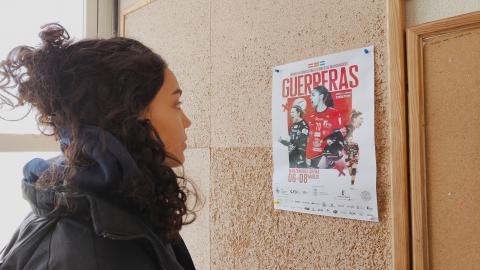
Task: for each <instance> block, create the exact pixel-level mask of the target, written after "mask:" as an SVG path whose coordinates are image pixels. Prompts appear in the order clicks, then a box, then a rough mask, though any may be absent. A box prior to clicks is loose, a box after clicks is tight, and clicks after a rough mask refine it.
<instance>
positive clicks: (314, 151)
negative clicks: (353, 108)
mask: <svg viewBox="0 0 480 270" xmlns="http://www.w3.org/2000/svg"><path fill="white" fill-rule="evenodd" d="M305 121H306V122H307V123H308V126H309V128H310V134H309V136H308V143H307V151H306V156H307V158H308V159H313V158H315V157H318V156H320V155H321V154H322V153H323V149H324V148H325V145H326V142H325V141H324V140H323V139H324V138H325V137H327V136H328V135H330V134H331V133H332V132H333V131H334V130H335V129H338V128H340V127H343V126H344V123H343V119H342V115H341V114H340V112H339V111H337V110H336V109H334V108H330V107H329V108H327V109H326V110H325V111H323V112H319V113H317V112H314V113H312V114H310V115H306V116H305Z"/></svg>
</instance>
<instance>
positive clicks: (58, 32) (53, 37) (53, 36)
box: [38, 23, 70, 47]
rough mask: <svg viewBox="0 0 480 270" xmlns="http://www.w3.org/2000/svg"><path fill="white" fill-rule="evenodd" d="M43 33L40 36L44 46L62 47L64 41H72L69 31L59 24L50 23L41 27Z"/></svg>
mask: <svg viewBox="0 0 480 270" xmlns="http://www.w3.org/2000/svg"><path fill="white" fill-rule="evenodd" d="M41 29H42V31H41V32H40V33H39V34H38V36H39V37H40V39H41V40H42V43H43V45H44V46H46V47H49V46H53V47H62V46H63V45H64V41H66V40H69V39H70V35H69V34H68V32H67V30H66V29H65V28H63V26H61V25H60V24H58V23H49V24H46V25H44V26H42V27H41Z"/></svg>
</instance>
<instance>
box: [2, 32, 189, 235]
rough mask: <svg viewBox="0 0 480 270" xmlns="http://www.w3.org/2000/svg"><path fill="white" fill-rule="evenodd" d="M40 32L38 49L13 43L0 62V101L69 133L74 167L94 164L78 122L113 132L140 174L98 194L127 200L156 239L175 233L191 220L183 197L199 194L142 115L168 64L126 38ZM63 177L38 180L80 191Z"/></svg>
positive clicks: (49, 129) (51, 131)
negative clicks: (72, 36) (168, 163)
mask: <svg viewBox="0 0 480 270" xmlns="http://www.w3.org/2000/svg"><path fill="white" fill-rule="evenodd" d="M39 36H40V38H41V41H42V44H41V45H40V46H39V47H37V48H34V47H29V46H19V47H16V48H14V49H13V50H12V51H11V52H10V53H9V54H8V56H7V59H6V60H5V61H2V62H1V63H0V102H1V103H0V106H5V105H8V106H11V107H12V108H15V107H17V106H21V105H24V104H31V105H32V106H33V107H35V108H36V109H37V110H38V115H37V122H38V124H39V126H40V127H42V130H41V131H42V133H44V134H46V135H51V136H55V138H56V139H57V140H59V139H60V135H61V134H60V131H61V130H62V129H65V130H67V131H68V132H69V133H70V134H71V136H72V140H71V141H72V142H71V144H69V145H68V146H67V147H66V149H64V154H65V156H66V158H67V161H68V164H69V165H74V166H72V167H75V166H88V165H89V164H91V163H92V160H91V159H90V158H89V157H88V156H87V155H86V154H85V152H84V149H82V145H83V143H82V138H81V136H80V127H81V126H82V125H91V126H96V127H99V128H100V129H102V130H105V131H107V132H109V133H111V134H113V136H115V138H116V139H118V140H119V141H120V142H121V143H122V144H123V145H124V146H125V147H126V148H127V150H128V152H129V153H130V154H131V156H132V158H133V160H134V161H135V162H136V163H137V166H138V167H139V168H140V170H141V171H142V173H143V176H142V179H140V181H138V180H137V181H131V182H128V183H120V184H119V185H117V186H116V187H114V188H113V189H109V190H108V191H105V192H104V193H102V194H100V195H102V196H104V197H105V198H109V199H112V200H115V201H116V202H121V203H123V204H124V205H127V206H128V208H127V209H128V210H132V212H134V213H137V214H138V215H140V216H141V217H142V218H144V219H145V220H146V221H147V222H148V223H150V224H152V225H153V227H154V228H155V231H156V232H157V234H159V235H160V236H162V237H165V238H167V239H175V238H177V237H178V232H179V230H180V229H181V227H182V225H184V224H189V223H191V222H193V221H194V220H195V218H196V216H195V212H194V211H193V210H191V209H190V208H189V207H187V202H186V201H187V195H188V197H189V200H190V198H191V197H193V198H194V199H195V201H196V200H197V199H198V197H197V193H196V191H195V188H194V186H188V181H187V180H186V179H185V178H184V177H181V176H178V175H177V174H176V173H175V172H174V171H173V170H172V168H170V167H168V166H166V165H164V161H165V159H166V158H170V159H174V160H175V158H174V157H173V156H170V155H169V154H168V153H167V152H166V151H165V147H164V144H163V143H162V140H161V138H160V137H159V135H158V133H157V132H156V131H155V129H154V128H153V126H152V124H151V123H150V122H149V121H148V120H146V119H141V118H140V117H139V115H140V114H141V112H143V111H144V110H145V109H146V107H147V105H148V104H149V103H150V102H151V101H152V100H153V98H154V97H155V95H156V93H157V92H158V90H159V89H160V87H161V86H162V84H163V82H164V71H165V69H166V68H167V64H166V63H165V61H164V60H163V59H162V58H161V57H160V56H159V55H157V54H155V53H154V52H152V50H151V49H149V48H147V47H146V46H144V45H143V44H141V43H140V42H138V41H136V40H133V39H129V38H119V37H116V38H111V39H85V40H80V41H76V42H73V41H71V40H70V37H69V35H68V32H67V31H66V30H65V28H63V27H62V26H61V25H59V24H47V25H45V26H43V27H42V31H41V32H40V34H39ZM15 89H17V90H18V94H17V93H15ZM47 133H48V134H47ZM179 164H180V162H179ZM73 174H74V172H73ZM47 175H48V174H47ZM50 175H53V174H50ZM63 176H64V177H63V178H62V179H61V180H59V179H58V177H53V176H52V177H46V179H45V177H43V179H41V180H42V184H43V185H44V186H47V187H55V186H58V185H62V186H63V187H65V186H66V187H68V189H67V190H70V191H71V192H76V191H78V190H76V189H78V187H76V186H75V183H72V182H73V180H72V179H73V177H72V175H69V174H67V173H65V174H64V175H63ZM134 183H135V184H134Z"/></svg>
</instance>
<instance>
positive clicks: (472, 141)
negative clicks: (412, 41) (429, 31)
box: [424, 27, 480, 269]
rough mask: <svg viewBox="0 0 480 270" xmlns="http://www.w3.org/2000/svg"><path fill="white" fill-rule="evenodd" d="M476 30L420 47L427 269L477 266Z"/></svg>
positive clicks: (479, 70)
mask: <svg viewBox="0 0 480 270" xmlns="http://www.w3.org/2000/svg"><path fill="white" fill-rule="evenodd" d="M479 44H480V27H479V28H478V29H475V30H468V31H461V32H457V33H451V34H448V35H441V36H438V37H434V38H431V39H428V40H426V41H425V43H424V79H425V122H426V127H425V128H426V130H425V134H426V135H425V141H426V144H425V147H426V149H425V151H426V171H427V175H426V179H427V180H426V181H427V211H428V223H429V224H428V230H429V249H430V250H429V256H430V266H431V268H432V269H478V267H479V265H480V255H479V253H478V251H479V250H480V233H478V226H479V224H480V214H479V213H480V196H478V195H479V194H480V181H479V180H478V169H479V168H480V152H479V149H480V61H479V59H480V46H479Z"/></svg>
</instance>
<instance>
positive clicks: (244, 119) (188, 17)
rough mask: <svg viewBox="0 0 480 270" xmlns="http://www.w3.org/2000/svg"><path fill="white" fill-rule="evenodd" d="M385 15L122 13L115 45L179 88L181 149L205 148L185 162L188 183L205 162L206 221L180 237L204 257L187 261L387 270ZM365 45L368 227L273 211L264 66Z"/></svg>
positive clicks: (269, 6)
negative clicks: (375, 215)
mask: <svg viewBox="0 0 480 270" xmlns="http://www.w3.org/2000/svg"><path fill="white" fill-rule="evenodd" d="M385 7H386V1H385V0H373V1H371V0H368V1H367V0H362V1H324V0H322V1H318V0H302V1H274V0H264V1H257V0H245V1H234V0H228V1H218V0H185V1H155V2H153V3H151V4H149V5H147V6H145V7H143V8H141V9H139V10H138V11H135V12H133V13H131V14H129V15H128V16H127V18H126V24H127V27H126V29H127V33H126V35H127V37H133V38H136V39H138V40H140V41H142V42H144V43H145V44H147V45H148V46H150V47H151V48H153V49H154V50H155V51H156V52H158V53H159V54H160V55H162V56H163V57H164V58H165V59H166V60H167V62H168V63H169V65H170V67H172V69H173V71H174V72H175V74H176V76H177V78H178V79H179V83H180V86H181V87H182V88H183V89H184V90H185V91H184V104H185V105H184V110H185V111H186V112H187V114H188V115H190V116H191V118H192V122H193V124H192V127H191V128H190V129H189V131H188V134H187V136H188V145H189V147H192V148H193V150H196V149H201V151H200V152H201V153H203V149H209V151H210V155H209V156H207V155H206V154H205V155H200V154H195V155H193V154H192V155H191V156H188V157H187V158H188V161H187V162H189V163H190V164H191V165H188V164H187V167H191V168H192V169H189V172H191V173H193V174H195V175H192V179H194V180H195V176H197V175H199V174H196V172H200V170H201V169H202V166H209V167H208V168H205V170H208V171H209V175H205V177H208V179H207V181H209V184H208V189H209V192H210V193H209V194H208V195H209V196H207V197H208V199H209V201H208V202H207V203H206V206H205V207H206V208H208V211H209V224H208V225H205V226H203V227H202V226H198V225H197V224H195V223H194V224H192V225H189V226H187V227H186V229H189V230H191V231H192V232H197V234H196V235H195V233H188V234H185V238H186V241H187V244H189V247H190V248H191V249H197V248H199V246H198V245H197V244H200V243H204V245H203V247H202V248H204V249H209V253H206V252H202V251H199V252H196V251H193V252H192V253H196V254H199V256H208V254H209V256H210V257H202V258H201V259H198V257H197V258H194V259H195V260H197V261H196V262H195V263H196V264H197V265H198V266H200V265H201V266H202V267H203V265H206V264H205V261H208V262H209V268H200V269H201V270H204V269H212V270H217V269H218V270H224V269H232V270H243V269H248V270H256V269H259V270H260V269H262V270H263V269H269V270H270V269H282V270H283V269H302V270H303V269H305V270H308V269H312V270H313V269H315V270H317V269H393V268H392V267H393V266H392V237H393V236H392V209H391V203H392V194H391V186H390V181H389V178H390V174H389V166H390V165H389V160H388V157H389V141H388V138H389V124H390V123H389V121H388V119H389V118H388V114H387V110H388V106H389V104H388V100H389V95H388V89H387V78H386V77H387V76H386V75H387V70H386V35H385V33H386V20H385V14H386V8H385ZM367 45H374V46H375V139H376V146H375V147H376V153H377V198H378V206H379V218H380V222H379V223H371V222H364V221H355V220H346V219H339V218H331V217H323V216H317V215H308V214H300V213H293V212H287V211H280V210H274V209H273V196H272V190H271V183H272V175H271V173H272V158H271V141H272V138H271V120H272V117H275V116H272V115H271V78H272V76H271V68H272V67H273V66H276V65H280V64H285V63H288V62H292V61H297V60H301V59H306V58H310V57H314V56H321V55H325V54H329V53H334V52H340V51H343V50H349V49H353V48H359V47H363V46H367ZM206 158H209V162H206V161H205V160H204V159H206ZM187 169H188V168H187ZM201 175H202V177H203V175H204V174H201ZM201 181H202V182H203V181H204V179H202V180H201ZM196 226H197V227H196ZM205 228H208V229H209V232H205ZM200 234H208V235H209V237H210V241H209V242H208V241H204V242H202V240H201V239H204V238H203V237H204V236H205V235H200ZM202 254H203V255H202Z"/></svg>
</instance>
